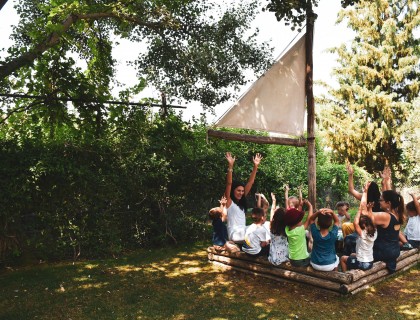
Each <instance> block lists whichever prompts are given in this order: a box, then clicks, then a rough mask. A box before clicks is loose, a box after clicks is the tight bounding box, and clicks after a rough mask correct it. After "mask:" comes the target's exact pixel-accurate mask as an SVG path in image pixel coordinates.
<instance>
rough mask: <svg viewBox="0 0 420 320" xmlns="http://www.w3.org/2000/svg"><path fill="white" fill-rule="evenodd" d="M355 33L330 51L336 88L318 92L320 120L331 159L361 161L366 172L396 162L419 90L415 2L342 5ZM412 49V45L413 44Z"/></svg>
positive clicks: (419, 20) (419, 12)
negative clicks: (320, 94) (335, 64)
mask: <svg viewBox="0 0 420 320" xmlns="http://www.w3.org/2000/svg"><path fill="white" fill-rule="evenodd" d="M346 19H347V23H348V26H349V27H350V28H351V29H353V30H354V31H355V32H356V37H355V38H354V40H353V41H352V43H351V45H345V44H343V45H342V46H341V47H339V48H333V49H332V50H331V51H332V52H334V53H337V54H338V56H339V59H338V62H339V65H340V66H339V67H337V68H335V69H334V72H333V74H334V75H335V76H336V78H337V80H338V83H339V87H338V88H337V89H332V88H330V90H329V96H327V97H324V99H323V100H322V101H323V104H324V110H323V112H321V117H320V123H321V124H322V127H323V131H324V134H325V137H326V138H327V139H326V143H327V145H328V146H329V147H331V148H332V149H333V150H334V152H333V155H334V157H335V158H336V159H338V160H340V161H344V160H345V159H349V160H350V161H351V162H357V161H359V160H360V161H361V163H362V164H363V165H364V166H366V169H367V170H368V171H370V172H372V171H375V170H380V169H381V168H382V167H383V165H384V163H385V161H386V160H388V161H389V162H390V163H391V165H395V166H396V167H395V168H397V167H400V165H399V164H400V163H401V156H402V140H403V133H404V132H403V126H402V125H403V124H404V123H405V122H406V121H407V119H408V117H409V115H410V113H411V112H412V111H413V108H414V107H413V101H414V99H415V98H416V97H417V96H418V94H419V88H420V69H419V52H418V47H419V44H420V42H419V38H418V36H417V37H416V36H415V33H414V31H415V29H416V28H417V27H418V26H419V24H420V6H419V5H418V1H411V0H407V1H396V0H376V1H360V3H358V4H356V5H355V6H354V7H350V8H347V9H346V10H342V11H341V13H340V15H339V19H338V22H342V21H344V20H346ZM416 48H417V49H416Z"/></svg>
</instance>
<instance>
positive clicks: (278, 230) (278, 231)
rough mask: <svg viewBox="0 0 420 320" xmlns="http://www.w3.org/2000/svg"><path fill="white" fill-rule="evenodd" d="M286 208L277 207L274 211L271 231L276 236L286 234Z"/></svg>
mask: <svg viewBox="0 0 420 320" xmlns="http://www.w3.org/2000/svg"><path fill="white" fill-rule="evenodd" d="M285 214H286V211H285V210H284V208H277V209H276V211H274V215H273V219H272V220H271V222H270V232H271V233H272V234H274V235H275V236H286V231H285V228H286V224H285V223H284V215H285Z"/></svg>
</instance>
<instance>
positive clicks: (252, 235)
mask: <svg viewBox="0 0 420 320" xmlns="http://www.w3.org/2000/svg"><path fill="white" fill-rule="evenodd" d="M251 219H252V221H253V222H254V223H253V224H251V225H250V226H249V227H248V228H247V229H246V233H245V243H244V244H243V245H242V251H244V252H245V253H247V254H249V255H253V256H268V253H269V251H270V244H269V243H270V234H269V233H268V231H267V229H266V228H265V227H264V223H265V214H264V210H263V209H262V208H254V209H252V213H251Z"/></svg>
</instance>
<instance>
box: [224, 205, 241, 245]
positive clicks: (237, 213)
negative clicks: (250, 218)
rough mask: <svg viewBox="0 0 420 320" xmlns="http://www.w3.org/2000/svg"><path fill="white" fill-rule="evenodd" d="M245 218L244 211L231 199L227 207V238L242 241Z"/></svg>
mask: <svg viewBox="0 0 420 320" xmlns="http://www.w3.org/2000/svg"><path fill="white" fill-rule="evenodd" d="M245 228H246V218H245V212H243V211H242V210H241V208H239V207H238V205H237V204H236V203H235V202H233V201H232V204H231V205H230V207H229V208H228V209H227V230H228V238H229V240H232V241H242V240H244V237H245Z"/></svg>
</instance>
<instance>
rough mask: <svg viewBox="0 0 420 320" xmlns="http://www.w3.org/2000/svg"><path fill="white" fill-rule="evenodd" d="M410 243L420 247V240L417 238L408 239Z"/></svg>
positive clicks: (414, 246)
mask: <svg viewBox="0 0 420 320" xmlns="http://www.w3.org/2000/svg"><path fill="white" fill-rule="evenodd" d="M408 243H409V244H411V245H412V246H413V248H420V241H417V240H408Z"/></svg>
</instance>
